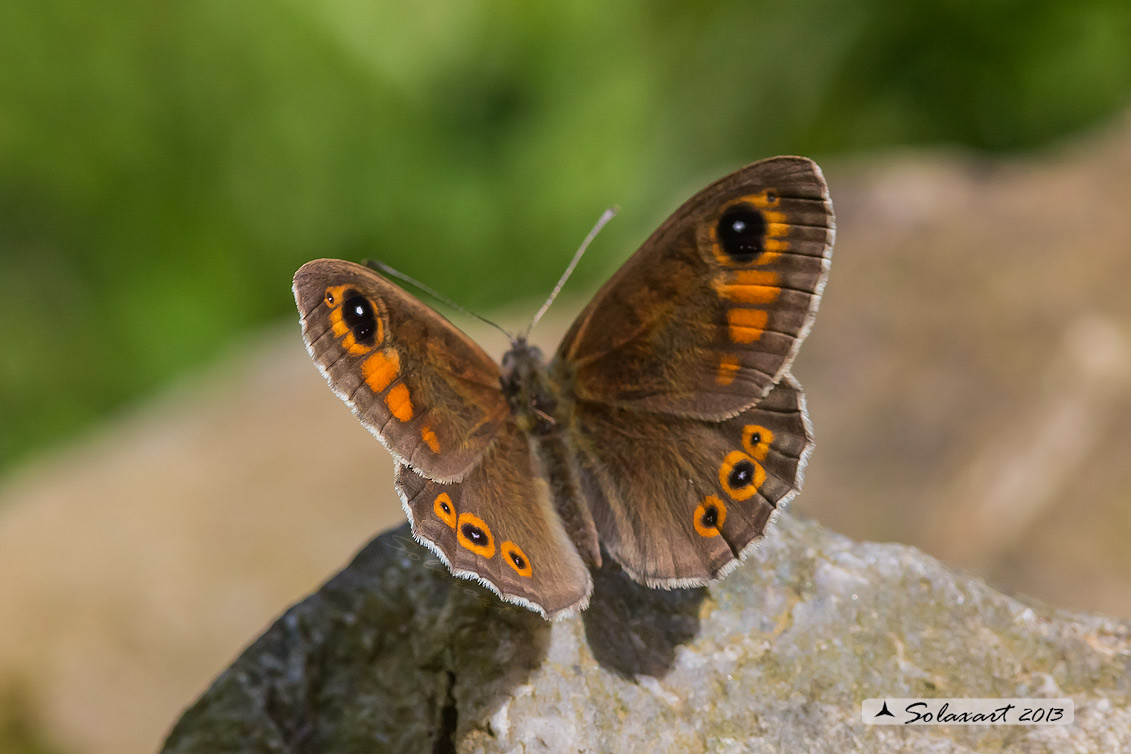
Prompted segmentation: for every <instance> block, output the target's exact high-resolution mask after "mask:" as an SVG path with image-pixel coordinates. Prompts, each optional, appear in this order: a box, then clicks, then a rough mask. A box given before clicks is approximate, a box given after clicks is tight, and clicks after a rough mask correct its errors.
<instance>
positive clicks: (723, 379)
mask: <svg viewBox="0 0 1131 754" xmlns="http://www.w3.org/2000/svg"><path fill="white" fill-rule="evenodd" d="M739 366H740V364H739V363H738V357H736V356H731V355H730V354H724V355H723V357H722V358H721V359H719V371H718V372H716V373H715V384H716V385H723V386H726V385H729V384H730V383H732V382H734V375H735V374H737V372H738V367H739Z"/></svg>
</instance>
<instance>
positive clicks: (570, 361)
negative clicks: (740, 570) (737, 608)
mask: <svg viewBox="0 0 1131 754" xmlns="http://www.w3.org/2000/svg"><path fill="white" fill-rule="evenodd" d="M833 235H834V224H833V212H832V205H831V203H830V202H829V196H828V190H827V187H826V185H825V181H824V178H823V177H822V175H821V171H820V168H818V167H817V165H816V164H814V163H813V162H812V161H810V160H808V159H805V158H802V157H775V158H772V159H768V160H763V161H761V162H756V163H754V164H752V165H748V166H746V167H744V168H742V169H741V170H738V171H737V172H735V173H732V174H731V175H728V176H727V177H725V178H723V179H721V180H719V181H717V182H715V183H713V184H711V185H710V186H708V187H707V188H705V189H703V190H702V191H700V192H699V193H698V194H696V195H695V196H694V197H692V198H691V200H690V201H688V202H687V203H685V204H684V205H683V206H682V207H680V208H679V209H678V210H677V211H676V212H675V214H674V215H672V216H671V217H670V218H668V220H667V221H666V222H664V224H663V225H661V226H660V228H659V230H657V231H656V232H655V233H653V234H652V236H651V237H650V238H649V239H648V240H647V241H646V242H645V243H644V245H643V246H642V247H641V248H640V249H639V251H637V252H636V254H634V255H633V256H632V257H631V258H630V259H629V260H628V261H627V262H626V263H625V264H624V266H623V267H621V269H620V270H619V271H618V272H617V273H616V275H614V276H613V278H612V279H611V280H609V282H608V283H606V284H605V286H604V288H602V289H601V291H600V292H599V293H598V294H597V296H596V297H595V298H594V299H593V301H592V302H590V304H589V306H587V307H586V308H585V310H584V311H583V312H582V313H581V315H580V316H579V317H578V318H577V320H576V321H575V322H574V323H573V326H572V327H571V328H570V330H569V332H568V333H567V334H566V336H565V339H564V340H563V341H562V343H561V345H560V346H559V347H558V350H557V353H556V354H555V355H554V357H553V358H552V359H551V360H550V361H549V362H548V363H546V362H545V361H544V360H543V357H542V354H541V352H540V351H539V350H538V349H537V348H535V347H534V346H532V345H530V344H529V343H527V341H526V337H525V335H524V336H520V337H517V338H514V339H512V343H511V348H510V351H509V352H508V353H507V354H506V356H505V357H504V358H503V363H502V367H501V368H500V366H499V365H497V364H496V363H495V362H494V361H493V360H492V359H491V358H490V357H489V356H488V355H487V354H486V353H485V352H484V351H483V350H482V349H481V348H480V347H479V346H478V345H476V344H475V342H473V341H472V340H471V339H470V338H468V336H467V335H465V334H464V333H463V332H461V331H460V330H458V329H457V328H456V327H455V326H454V325H452V324H451V323H450V322H448V321H447V320H446V319H444V318H443V317H442V316H440V315H439V314H437V313H436V312H435V311H433V310H432V309H430V308H428V307H427V306H425V305H424V304H422V303H421V302H420V301H418V300H417V299H415V298H413V297H412V296H410V295H409V294H407V293H405V292H404V291H403V290H401V289H400V288H399V287H397V286H396V285H394V284H393V283H391V282H389V281H388V280H387V279H385V278H384V277H382V276H381V275H379V274H378V273H376V272H374V271H373V270H371V269H369V268H367V267H363V266H360V265H356V264H352V263H350V262H343V261H338V260H333V259H320V260H317V261H314V262H310V263H308V264H306V265H303V267H302V268H301V269H300V270H299V271H298V272H297V273H296V274H295V280H294V293H295V300H296V302H297V303H298V309H299V312H300V314H301V319H302V330H303V338H304V340H305V341H306V345H307V349H308V350H309V351H310V355H311V357H312V358H313V359H314V361H315V363H316V364H317V365H318V368H319V369H320V370H321V371H322V373H323V375H324V376H325V377H326V379H327V381H328V382H329V383H330V386H331V387H332V388H333V389H334V391H335V392H336V393H337V394H338V395H339V396H340V397H341V398H342V400H344V401H345V402H346V403H347V404H348V405H349V406H350V408H351V409H353V411H354V413H355V414H356V415H357V417H358V418H359V419H360V420H361V423H362V424H364V425H365V426H366V427H367V428H368V429H369V430H370V431H371V432H372V433H373V434H374V435H376V436H377V439H379V440H380V441H381V442H382V443H384V445H385V447H387V448H388V449H389V452H390V453H392V454H393V457H394V459H395V460H396V464H397V473H396V488H397V491H398V492H399V493H400V496H401V500H402V502H403V505H404V509H405V513H406V514H407V515H408V518H409V522H410V523H411V525H412V531H413V534H414V535H415V536H416V538H417V539H418V540H419V541H420V542H422V543H423V544H425V545H427V546H428V547H429V548H431V549H432V550H433V551H434V552H435V553H436V555H437V556H439V557H440V559H441V560H443V561H444V563H445V564H447V566H448V568H449V569H450V570H451V572H452V573H453V574H455V575H456V576H461V577H465V578H473V579H476V580H478V581H479V582H480V583H482V584H484V585H485V586H487V587H489V588H490V589H491V590H492V591H494V592H496V593H497V594H498V595H499V596H500V597H502V598H503V599H504V600H507V601H508V602H514V603H517V604H520V605H523V606H525V607H527V608H529V609H531V610H535V611H537V612H539V613H541V614H542V615H543V616H544V617H546V618H551V619H552V618H558V617H561V616H563V615H567V614H570V613H572V612H574V611H577V610H580V609H584V608H585V606H586V605H587V604H588V601H589V595H590V592H591V591H592V585H593V582H592V580H591V578H590V573H589V568H591V567H596V566H598V565H600V563H601V559H602V551H604V553H606V554H607V555H608V556H610V557H612V558H613V559H614V560H616V561H617V562H618V563H619V564H620V565H621V566H622V567H623V568H624V570H625V571H626V572H627V573H628V574H629V575H630V576H632V577H633V578H634V579H635V580H637V581H639V582H642V583H644V584H647V585H648V586H652V587H663V588H675V587H685V586H692V585H702V584H705V583H707V582H709V581H711V580H712V579H717V578H720V577H721V576H723V575H724V574H725V573H726V572H727V571H728V570H730V569H731V568H733V567H734V566H735V565H737V564H738V563H739V561H741V560H742V558H743V556H744V555H745V554H746V553H747V552H748V551H749V549H750V548H751V546H752V545H753V544H754V543H756V542H757V541H758V540H760V539H761V537H762V534H763V532H764V531H765V529H766V525H767V523H768V522H769V520H770V518H771V516H772V515H773V513H774V511H775V510H777V508H779V507H780V506H782V505H784V504H785V503H786V502H788V501H789V499H790V498H792V497H793V495H795V494H796V493H797V491H798V489H799V488H800V485H801V478H802V472H803V470H804V467H805V462H806V460H807V458H808V455H809V451H810V449H811V446H812V442H811V430H810V425H809V419H808V416H807V415H806V412H805V399H804V396H803V395H802V392H801V387H800V385H798V383H797V381H796V380H794V378H793V377H792V375H791V374H790V373H789V371H788V370H789V365H790V362H792V360H793V358H794V356H795V355H796V353H797V349H798V347H799V346H800V345H801V341H802V339H803V338H804V337H805V335H806V333H807V332H808V331H809V328H810V325H811V324H812V322H813V316H814V313H815V312H816V309H817V304H818V301H819V299H820V296H821V291H822V289H823V288H824V285H825V280H826V278H827V276H828V270H829V263H830V259H831V254H832V244H833Z"/></svg>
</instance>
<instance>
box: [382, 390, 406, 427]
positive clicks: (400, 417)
mask: <svg viewBox="0 0 1131 754" xmlns="http://www.w3.org/2000/svg"><path fill="white" fill-rule="evenodd" d="M385 405H386V406H388V407H389V410H390V411H392V412H393V416H395V417H397V421H402V422H406V421H408V420H409V419H411V418H412V400H411V399H410V398H409V395H408V385H406V384H404V383H403V382H398V383H397V384H396V385H393V386H392V387H391V388H390V389H389V392H388V393H387V394H386V395H385Z"/></svg>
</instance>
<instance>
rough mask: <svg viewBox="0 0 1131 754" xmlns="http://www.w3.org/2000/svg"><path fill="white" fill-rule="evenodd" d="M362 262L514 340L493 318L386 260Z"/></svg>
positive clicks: (365, 260) (364, 260)
mask: <svg viewBox="0 0 1131 754" xmlns="http://www.w3.org/2000/svg"><path fill="white" fill-rule="evenodd" d="M361 263H362V264H364V265H365V266H366V267H368V268H370V269H372V270H376V271H377V272H380V273H383V274H385V275H388V276H389V277H394V278H396V279H397V280H400V281H401V282H404V283H408V284H409V285H413V286H416V287H417V288H419V289H420V290H422V291H424V292H425V293H427V294H428V295H429V296H431V297H432V298H434V299H436V300H437V301H440V302H442V303H444V304H447V305H448V306H450V307H451V308H453V309H455V310H456V311H460V312H463V313H464V314H466V315H467V316H469V317H474V318H475V319H477V320H479V321H480V322H486V323H487V324H488V325H490V326H491V327H493V328H495V329H496V330H498V331H499V332H501V333H502V334H503V335H506V336H507V340H509V341H511V342H514V337H513V336H512V335H511V334H510V333H509V332H507V331H506V330H504V329H503V328H501V327H499V326H498V325H496V324H495V323H494V322H492V321H491V320H489V319H487V318H486V317H484V316H483V315H481V314H476V313H475V312H473V311H471V310H469V309H467V308H465V307H463V306H460V305H459V304H457V303H456V302H455V301H452V300H451V299H450V298H448V297H447V296H444V295H442V294H440V293H437V292H436V291H435V290H433V289H432V288H429V287H428V286H426V285H425V284H424V283H422V282H420V281H419V280H417V279H416V278H411V277H409V276H408V275H406V274H404V273H403V272H401V271H400V270H398V269H395V268H393V267H390V266H389V265H387V264H385V263H384V262H379V261H377V260H376V259H363V260H362V262H361Z"/></svg>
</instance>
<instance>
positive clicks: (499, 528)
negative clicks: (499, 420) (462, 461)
mask: <svg viewBox="0 0 1131 754" xmlns="http://www.w3.org/2000/svg"><path fill="white" fill-rule="evenodd" d="M396 486H397V491H398V492H399V493H400V495H401V499H402V501H403V502H404V507H405V512H406V513H407V514H408V517H409V521H410V522H411V523H412V530H413V534H414V535H415V536H416V538H417V539H418V540H420V541H421V542H423V543H424V544H426V545H427V546H428V547H429V548H431V549H432V550H433V551H434V552H435V553H436V554H437V555H438V556H439V557H440V558H441V559H442V560H443V561H444V563H445V564H446V565H447V566H448V568H449V569H450V570H451V571H452V573H453V574H455V575H456V576H460V577H463V578H472V579H475V580H477V581H479V582H480V583H482V584H484V585H485V586H487V587H488V588H490V589H491V590H492V591H494V592H495V593H496V594H498V595H499V596H500V597H502V598H503V599H504V600H506V601H508V602H513V603H516V604H520V605H523V606H524V607H527V608H529V609H532V610H535V611H536V612H539V613H541V614H542V615H543V616H544V617H546V618H549V619H554V618H559V617H563V616H565V615H569V614H572V613H574V612H576V611H578V610H582V609H584V608H585V606H586V605H587V604H588V602H589V594H590V592H591V591H592V581H591V579H590V576H589V571H588V570H587V569H586V567H585V565H584V564H583V563H582V561H581V557H580V556H579V555H578V553H577V550H575V549H574V547H573V545H572V544H571V543H570V540H569V537H568V536H567V535H566V532H565V530H564V529H563V528H562V524H561V521H560V520H559V518H558V517H557V515H556V514H555V513H554V510H553V508H552V504H551V502H550V497H549V493H548V490H547V486H546V483H545V482H544V481H543V480H542V479H540V478H536V477H535V476H534V472H533V468H532V463H531V456H530V450H529V448H528V446H527V442H526V439H525V438H524V437H523V436H522V435H521V434H520V433H519V431H518V429H517V428H516V427H515V426H514V425H513V424H509V423H508V424H507V425H506V426H505V428H504V429H503V430H502V431H501V432H500V434H499V436H498V438H497V440H496V442H495V443H494V444H493V445H492V446H491V448H490V450H488V451H487V453H486V455H485V456H484V458H483V461H482V463H480V464H478V465H477V466H476V467H475V468H474V469H473V470H472V471H471V472H470V473H469V474H468V475H467V477H466V478H465V479H463V481H460V482H451V483H441V482H435V481H432V480H430V479H426V478H425V477H423V476H421V475H420V474H417V473H415V472H413V471H412V470H411V469H409V468H407V467H406V466H403V465H401V466H399V467H398V469H397V480H396Z"/></svg>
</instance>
